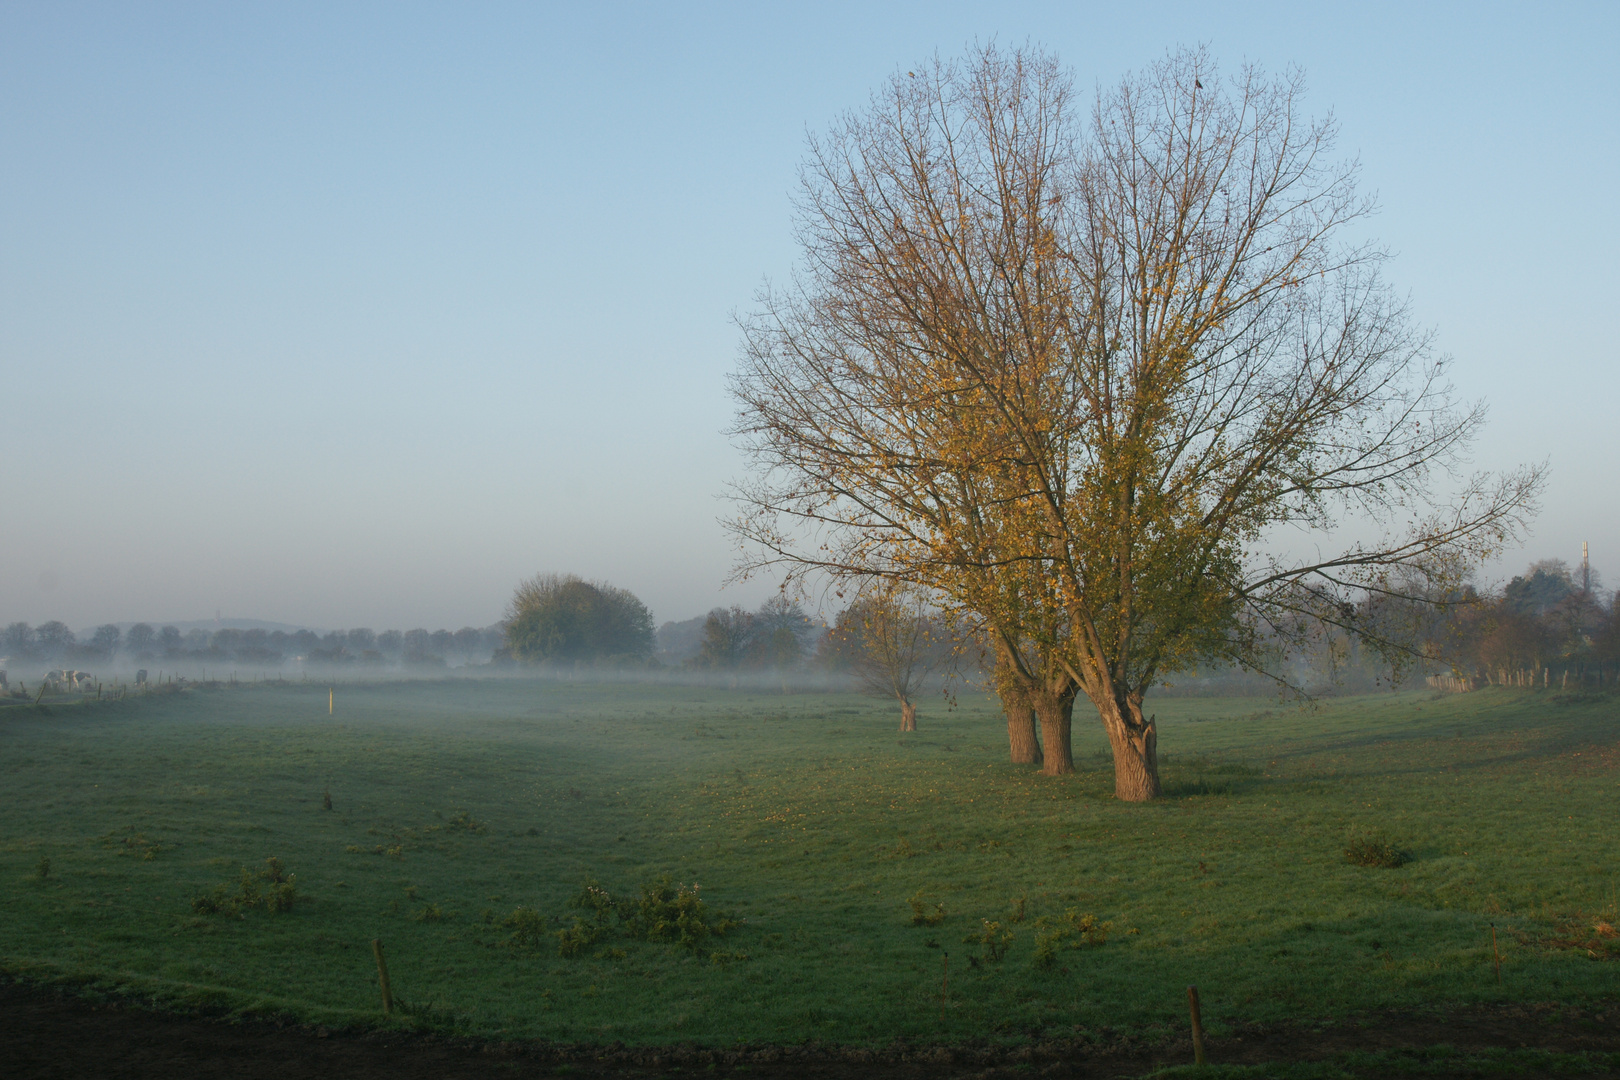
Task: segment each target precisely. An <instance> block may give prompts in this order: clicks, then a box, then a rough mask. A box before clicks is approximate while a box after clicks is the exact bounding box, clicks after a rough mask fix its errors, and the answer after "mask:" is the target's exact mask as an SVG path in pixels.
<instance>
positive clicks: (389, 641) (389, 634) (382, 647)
mask: <svg viewBox="0 0 1620 1080" xmlns="http://www.w3.org/2000/svg"><path fill="white" fill-rule="evenodd" d="M377 651H378V652H380V653H382V654H383V655H384V656H386V657H388V658H389V659H390V660H397V659H399V654H400V653H402V652H404V651H405V635H404V634H402V633H400V632H399V631H398V630H384V631H383V632H382V633H380V634H378V635H377Z"/></svg>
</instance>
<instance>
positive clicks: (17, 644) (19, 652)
mask: <svg viewBox="0 0 1620 1080" xmlns="http://www.w3.org/2000/svg"><path fill="white" fill-rule="evenodd" d="M3 641H4V644H3V645H0V648H4V649H5V651H6V655H8V656H13V657H16V658H17V659H19V660H20V659H22V658H23V657H26V656H32V655H33V654H34V647H35V639H34V630H33V627H31V626H29V625H28V624H27V623H25V622H14V623H12V624H11V625H10V626H8V627H6V630H5V637H4V639H3Z"/></svg>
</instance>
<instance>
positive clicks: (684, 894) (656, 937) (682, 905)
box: [624, 874, 737, 951]
mask: <svg viewBox="0 0 1620 1080" xmlns="http://www.w3.org/2000/svg"><path fill="white" fill-rule="evenodd" d="M627 907H628V910H629V914H628V916H627V917H625V918H624V927H625V931H626V932H627V933H628V934H629V935H630V936H631V937H638V938H644V939H646V940H647V941H668V942H673V943H675V944H677V945H682V946H685V947H686V948H688V949H691V950H694V951H696V950H697V949H698V948H699V947H700V946H701V945H702V944H703V942H704V941H705V940H707V939H708V938H709V937H711V936H712V937H720V936H722V935H724V934H725V933H726V931H728V930H730V929H731V928H732V927H734V926H736V925H737V923H736V920H734V919H731V918H729V917H727V916H726V915H724V914H721V913H716V914H713V915H711V914H710V912H709V909H708V905H706V904H705V903H704V902H703V898H702V896H701V895H699V892H698V886H697V885H690V886H687V885H679V884H677V883H676V882H675V881H674V880H673V879H672V878H671V877H670V876H669V875H668V874H663V875H661V876H659V877H656V878H654V879H652V880H651V881H648V882H645V883H644V884H643V885H642V886H641V896H640V897H639V898H637V899H636V900H635V901H634V902H633V903H632V904H630V905H627Z"/></svg>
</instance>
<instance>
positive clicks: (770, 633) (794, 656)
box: [750, 593, 815, 670]
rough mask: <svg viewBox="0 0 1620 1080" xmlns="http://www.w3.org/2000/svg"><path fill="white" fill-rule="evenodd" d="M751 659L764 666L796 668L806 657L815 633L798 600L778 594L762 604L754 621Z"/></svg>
mask: <svg viewBox="0 0 1620 1080" xmlns="http://www.w3.org/2000/svg"><path fill="white" fill-rule="evenodd" d="M752 630H753V634H752V641H751V643H750V645H751V652H752V654H753V655H752V657H751V659H752V660H753V662H754V663H755V664H758V665H759V666H761V667H768V668H776V669H778V670H781V669H784V668H791V667H797V666H798V665H799V664H800V663H801V662H802V661H803V660H804V657H805V641H806V639H807V638H809V637H810V635H811V634H813V633H814V632H815V624H813V623H812V622H811V621H810V619H809V616H807V615H805V613H804V609H803V608H801V607H800V606H799V602H798V601H797V600H791V599H789V598H788V597H786V596H784V595H782V594H780V593H779V594H777V595H776V596H773V597H771V598H770V599H768V600H766V601H765V602H764V603H763V604H761V605H759V610H758V611H756V612H754V617H753V621H752Z"/></svg>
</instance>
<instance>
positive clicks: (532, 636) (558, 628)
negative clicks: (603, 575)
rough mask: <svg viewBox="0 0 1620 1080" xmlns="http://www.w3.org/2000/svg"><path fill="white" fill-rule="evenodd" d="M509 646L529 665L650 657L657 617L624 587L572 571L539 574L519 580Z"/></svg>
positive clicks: (511, 608) (515, 656) (509, 625)
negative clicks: (569, 572) (573, 573)
mask: <svg viewBox="0 0 1620 1080" xmlns="http://www.w3.org/2000/svg"><path fill="white" fill-rule="evenodd" d="M506 647H507V648H508V649H509V650H510V651H511V655H512V658H513V659H515V660H518V661H521V662H525V663H557V662H564V661H587V662H591V661H597V660H605V659H607V658H609V657H647V656H650V655H652V650H653V619H652V612H650V611H648V610H647V605H645V604H643V603H642V602H641V601H640V600H638V599H636V597H635V595H634V594H632V593H630V592H629V591H627V590H625V589H620V588H615V587H614V586H612V585H609V584H607V583H606V582H589V581H584V580H581V579H580V578H578V577H575V576H574V575H572V574H539V575H536V576H535V577H532V578H530V579H528V580H527V581H523V582H520V583H519V584H518V587H517V590H516V592H515V593H514V594H513V596H512V602H511V604H510V605H509V606H508V607H507V619H506Z"/></svg>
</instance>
